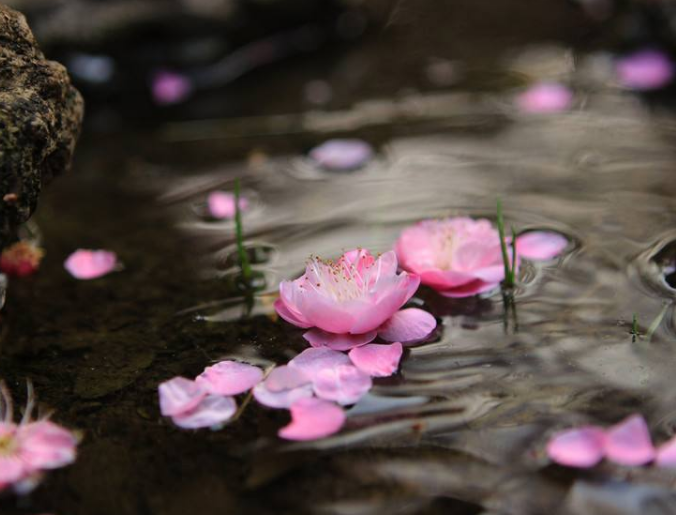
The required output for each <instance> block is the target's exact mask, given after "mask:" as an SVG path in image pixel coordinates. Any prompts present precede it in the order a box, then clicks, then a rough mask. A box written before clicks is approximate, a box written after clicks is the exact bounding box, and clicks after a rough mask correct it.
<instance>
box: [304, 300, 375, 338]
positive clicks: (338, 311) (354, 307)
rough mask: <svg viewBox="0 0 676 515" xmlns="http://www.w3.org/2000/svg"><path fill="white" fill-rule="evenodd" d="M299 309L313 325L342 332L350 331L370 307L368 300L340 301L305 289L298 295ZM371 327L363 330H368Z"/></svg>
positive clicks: (333, 331)
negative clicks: (358, 318)
mask: <svg viewBox="0 0 676 515" xmlns="http://www.w3.org/2000/svg"><path fill="white" fill-rule="evenodd" d="M297 306H298V311H300V312H301V313H302V314H303V316H304V317H305V318H306V320H307V321H308V322H310V324H312V326H314V327H317V328H319V329H322V330H324V331H327V332H330V333H335V334H341V333H349V332H350V328H351V327H352V326H353V325H354V323H355V320H356V319H357V317H358V316H360V315H361V314H362V313H363V312H364V310H367V309H369V308H370V306H371V304H369V303H368V302H366V301H364V300H361V299H356V300H351V301H346V302H339V301H337V300H336V299H333V298H330V297H325V296H324V295H323V294H322V293H321V292H317V291H315V290H310V289H305V291H304V292H303V293H300V294H299V295H298V297H297ZM369 330H371V329H368V330H366V331H361V332H364V333H365V332H367V331H369Z"/></svg>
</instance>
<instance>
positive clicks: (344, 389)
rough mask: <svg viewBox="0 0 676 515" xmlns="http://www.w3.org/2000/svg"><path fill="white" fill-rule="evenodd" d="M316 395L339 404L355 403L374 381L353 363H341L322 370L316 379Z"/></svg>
mask: <svg viewBox="0 0 676 515" xmlns="http://www.w3.org/2000/svg"><path fill="white" fill-rule="evenodd" d="M313 385H314V391H315V395H317V397H319V398H321V399H326V400H329V401H336V402H337V403H338V404H343V405H345V404H354V403H355V402H357V401H358V400H359V399H361V398H362V397H363V396H364V395H365V394H366V392H368V391H369V390H370V389H371V386H373V382H372V381H371V377H370V376H369V375H368V374H365V373H364V372H362V371H361V370H359V369H358V368H357V367H355V366H352V365H340V366H338V367H334V368H327V369H324V370H322V371H320V372H319V373H318V374H317V377H316V378H315V380H314V383H313Z"/></svg>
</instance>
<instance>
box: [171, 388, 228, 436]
mask: <svg viewBox="0 0 676 515" xmlns="http://www.w3.org/2000/svg"><path fill="white" fill-rule="evenodd" d="M236 411H237V404H236V403H235V399H233V398H232V397H223V396H220V395H208V396H207V397H204V399H203V400H202V402H200V403H199V404H198V405H197V406H195V407H194V408H193V409H191V410H190V411H188V412H184V413H181V414H180V415H175V416H173V417H171V420H172V421H173V422H174V424H176V425H177V426H178V427H182V428H183V429H199V428H202V427H217V426H219V425H221V424H223V423H224V422H227V421H228V420H230V419H231V418H232V416H233V415H234V414H235V412H236Z"/></svg>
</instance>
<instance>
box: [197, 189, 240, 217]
mask: <svg viewBox="0 0 676 515" xmlns="http://www.w3.org/2000/svg"><path fill="white" fill-rule="evenodd" d="M207 207H208V209H209V214H210V215H211V216H212V217H214V218H218V219H227V218H234V217H235V213H236V211H237V210H236V209H235V195H234V194H233V193H230V192H228V191H212V192H211V193H209V196H208V197H207ZM248 207H249V201H248V200H247V199H246V198H240V199H239V209H240V211H245V210H246V209H247V208H248Z"/></svg>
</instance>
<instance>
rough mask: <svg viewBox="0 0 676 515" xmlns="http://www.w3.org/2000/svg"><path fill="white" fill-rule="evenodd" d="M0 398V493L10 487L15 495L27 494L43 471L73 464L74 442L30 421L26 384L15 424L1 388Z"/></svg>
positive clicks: (41, 423) (59, 431)
mask: <svg viewBox="0 0 676 515" xmlns="http://www.w3.org/2000/svg"><path fill="white" fill-rule="evenodd" d="M0 394H1V395H0V419H2V421H0V491H2V490H5V489H7V488H9V487H12V488H13V489H14V491H15V492H17V493H28V492H29V491H30V490H32V489H33V488H34V487H35V486H37V484H38V483H39V481H40V478H41V476H42V473H43V472H44V471H46V470H52V469H57V468H61V467H65V466H66V465H69V464H71V463H73V462H74V461H75V455H76V447H77V440H78V439H77V438H76V436H75V435H74V434H73V433H72V432H70V431H68V430H67V429H64V428H63V427H61V426H58V425H57V424H55V423H53V422H51V421H49V420H46V419H42V420H36V421H31V419H30V418H31V414H32V410H33V406H34V402H35V401H34V398H33V390H32V387H31V386H30V384H29V389H28V403H27V406H26V410H25V412H24V415H23V419H22V420H21V422H20V423H19V424H16V423H14V422H13V413H12V408H11V406H12V400H11V397H10V394H9V392H8V391H7V388H6V386H5V385H4V384H2V385H1V386H0Z"/></svg>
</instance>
